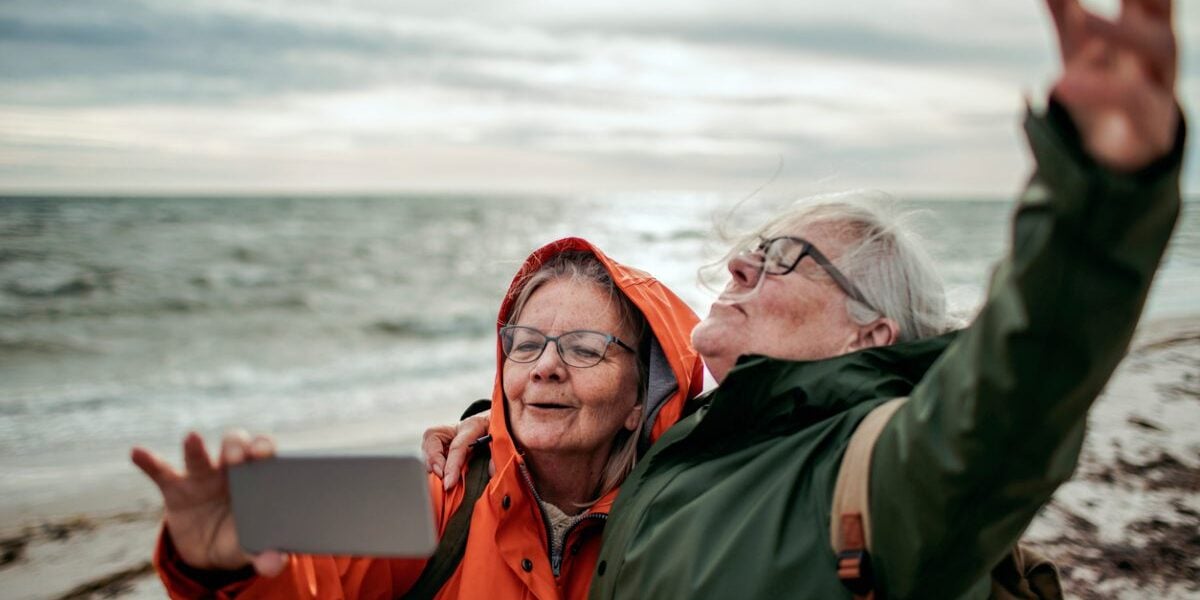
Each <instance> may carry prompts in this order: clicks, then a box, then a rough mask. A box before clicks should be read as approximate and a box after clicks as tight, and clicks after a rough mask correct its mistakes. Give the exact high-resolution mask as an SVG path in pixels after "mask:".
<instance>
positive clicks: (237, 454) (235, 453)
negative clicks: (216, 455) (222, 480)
mask: <svg viewBox="0 0 1200 600" xmlns="http://www.w3.org/2000/svg"><path fill="white" fill-rule="evenodd" d="M249 450H250V434H249V433H246V431H245V430H244V429H233V430H230V431H228V432H226V433H225V436H224V437H222V438H221V464H222V465H224V466H231V465H236V464H241V463H243V462H245V461H246V455H247V454H249Z"/></svg>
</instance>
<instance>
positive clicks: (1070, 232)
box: [869, 103, 1184, 598]
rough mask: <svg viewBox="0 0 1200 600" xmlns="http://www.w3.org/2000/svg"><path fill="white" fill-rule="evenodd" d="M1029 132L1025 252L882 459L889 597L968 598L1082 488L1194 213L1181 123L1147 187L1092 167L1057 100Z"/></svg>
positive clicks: (888, 439)
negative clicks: (1176, 241) (1152, 299)
mask: <svg viewBox="0 0 1200 600" xmlns="http://www.w3.org/2000/svg"><path fill="white" fill-rule="evenodd" d="M1025 129H1026V133H1027V135H1028V137H1029V141H1030V145H1031V147H1032V149H1033V154H1034V157H1035V159H1036V161H1037V168H1036V171H1035V173H1034V175H1033V177H1032V180H1031V181H1030V183H1029V185H1028V187H1027V189H1026V190H1025V192H1024V194H1023V195H1022V196H1021V198H1020V202H1019V204H1018V208H1017V213H1016V216H1015V219H1014V223H1013V237H1012V246H1011V248H1012V250H1011V252H1010V254H1009V255H1008V256H1007V257H1005V258H1004V259H1003V260H1002V261H1001V262H1000V264H999V265H998V266H997V268H996V270H995V272H994V273H993V276H992V280H991V283H990V286H989V290H988V294H987V298H986V302H985V304H984V307H983V309H982V310H981V312H980V313H979V315H978V317H977V318H976V319H975V321H974V323H972V325H971V326H970V327H969V328H968V329H967V330H966V331H964V332H963V334H962V335H961V336H960V337H959V338H958V339H957V340H955V342H954V343H953V344H952V345H951V346H950V348H948V349H947V351H946V353H945V354H944V355H943V356H942V357H941V359H940V360H939V361H938V363H937V364H936V365H935V366H934V367H933V368H932V369H931V371H930V372H929V374H928V375H927V376H926V377H925V379H924V380H922V382H921V383H920V384H919V385H918V386H917V388H916V389H915V390H914V392H913V394H912V399H911V401H910V402H909V403H908V404H907V405H906V406H905V407H904V408H903V409H901V410H900V411H899V412H898V413H897V414H896V416H895V417H894V418H893V420H892V421H891V422H890V423H889V424H888V426H887V427H886V428H885V430H884V432H883V433H882V434H881V436H880V438H879V441H878V443H877V445H876V447H875V452H874V455H873V457H872V462H871V482H870V499H869V501H870V512H871V521H872V527H873V529H872V533H871V542H872V547H873V554H874V557H873V564H874V567H875V572H876V580H877V581H876V583H877V585H878V586H879V588H880V590H881V591H882V592H883V593H884V596H886V597H889V598H912V597H923V598H950V597H958V596H961V595H963V594H965V593H967V592H968V591H969V589H970V588H971V587H972V586H973V585H975V584H977V583H978V582H979V580H980V579H981V578H982V577H983V576H985V575H986V574H987V573H988V572H989V571H990V569H991V567H992V566H993V565H995V564H996V563H997V562H998V561H999V560H1000V558H1001V557H1002V556H1003V555H1004V554H1005V553H1006V552H1007V551H1008V550H1009V549H1010V548H1011V547H1012V546H1013V544H1014V543H1015V542H1016V541H1017V539H1018V538H1019V537H1020V535H1021V532H1022V531H1023V530H1024V529H1025V527H1026V526H1027V525H1028V524H1029V523H1030V521H1031V520H1032V519H1033V517H1034V516H1035V514H1036V513H1037V511H1038V509H1039V508H1040V507H1041V506H1042V505H1043V504H1044V503H1045V502H1047V501H1048V500H1049V499H1050V496H1051V494H1052V493H1053V492H1054V490H1055V488H1057V487H1058V486H1059V485H1060V484H1061V483H1063V482H1064V481H1066V480H1067V479H1068V478H1069V477H1070V476H1071V473H1072V471H1073V470H1074V468H1075V464H1076V461H1077V459H1078V457H1079V452H1080V448H1081V446H1082V442H1083V436H1084V426H1085V422H1086V416H1087V410H1088V408H1089V407H1090V406H1091V404H1092V402H1093V401H1094V400H1095V398H1096V397H1097V395H1098V394H1099V393H1100V391H1101V389H1102V388H1103V386H1104V384H1105V382H1106V381H1107V380H1108V378H1109V376H1110V375H1111V373H1112V372H1113V370H1114V368H1115V367H1116V366H1117V363H1118V362H1119V361H1120V360H1121V358H1122V357H1123V356H1124V354H1125V352H1126V350H1127V348H1128V345H1129V342H1130V339H1131V338H1132V336H1133V331H1134V327H1135V325H1136V324H1137V320H1138V316H1139V315H1140V314H1141V311H1142V306H1143V304H1144V302H1145V300H1146V294H1147V292H1148V291H1149V288H1150V282H1151V279H1152V278H1153V275H1154V271H1155V269H1156V268H1157V266H1158V263H1159V260H1160V258H1161V257H1162V254H1163V251H1164V249H1165V247H1166V244H1167V239H1168V237H1169V236H1170V233H1171V229H1172V227H1173V225H1174V223H1175V219H1176V216H1177V214H1178V212H1179V206H1180V199H1179V170H1180V162H1181V157H1182V152H1183V150H1182V148H1183V137H1184V132H1183V127H1182V125H1181V126H1180V130H1179V132H1178V134H1177V140H1176V145H1175V148H1174V150H1173V152H1172V153H1171V154H1170V155H1168V156H1166V157H1164V158H1163V159H1161V160H1159V161H1158V162H1156V163H1154V164H1152V165H1150V166H1148V167H1147V168H1145V169H1143V170H1142V171H1140V172H1138V173H1135V174H1117V173H1113V172H1110V171H1107V170H1105V169H1103V168H1101V167H1099V166H1098V165H1096V164H1095V163H1094V162H1093V161H1091V159H1090V158H1089V157H1088V156H1087V155H1086V154H1085V153H1084V151H1083V150H1082V146H1081V144H1080V141H1079V139H1078V134H1077V133H1076V131H1075V129H1074V127H1073V126H1072V124H1071V121H1070V118H1069V117H1068V116H1067V113H1066V111H1065V110H1064V109H1062V108H1061V107H1060V106H1058V105H1056V104H1054V103H1052V104H1051V106H1050V108H1049V110H1048V111H1047V113H1046V114H1045V115H1035V114H1030V115H1029V116H1028V117H1027V119H1026V124H1025Z"/></svg>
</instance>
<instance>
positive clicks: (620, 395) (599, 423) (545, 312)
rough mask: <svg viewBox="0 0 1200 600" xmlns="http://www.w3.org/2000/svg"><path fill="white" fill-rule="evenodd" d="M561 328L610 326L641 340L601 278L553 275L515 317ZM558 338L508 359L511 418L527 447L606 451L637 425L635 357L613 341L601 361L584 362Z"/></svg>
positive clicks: (555, 331) (557, 331) (552, 330)
mask: <svg viewBox="0 0 1200 600" xmlns="http://www.w3.org/2000/svg"><path fill="white" fill-rule="evenodd" d="M512 324H513V325H523V326H526V327H533V328H535V329H538V330H540V331H541V332H543V333H545V334H546V335H550V336H557V335H561V334H563V333H565V332H568V331H577V330H580V329H586V330H591V331H599V332H602V333H611V334H612V335H615V336H617V337H618V338H620V339H621V341H623V342H625V343H626V344H630V345H632V346H635V347H636V344H637V340H634V339H632V336H633V332H632V331H629V329H628V327H627V326H625V325H623V324H622V323H621V320H620V317H619V315H618V313H617V310H616V306H615V305H614V303H613V301H612V300H611V299H610V298H609V297H608V295H607V294H606V293H604V292H602V291H601V290H600V288H599V287H598V286H596V285H593V284H591V283H587V282H574V281H570V280H566V279H560V280H555V281H550V282H547V283H545V284H543V285H542V286H541V287H540V288H538V289H537V291H535V292H534V293H533V294H532V295H531V296H530V297H529V300H528V301H527V302H526V303H525V307H524V309H523V310H522V312H521V315H520V318H519V319H518V320H517V321H516V322H514V323H512ZM557 350H558V349H557V342H551V343H549V344H548V345H547V346H546V349H545V351H544V352H542V355H541V357H539V358H538V359H537V360H536V361H534V362H532V363H517V362H513V361H511V360H506V361H505V362H504V370H503V375H502V379H503V384H504V395H505V398H506V401H507V405H506V406H507V408H508V416H509V424H510V426H511V428H512V433H513V437H514V438H515V439H516V442H517V444H518V445H519V446H520V447H521V448H522V450H526V451H553V452H557V453H576V454H586V455H595V454H598V453H602V454H604V455H607V454H608V452H609V449H610V448H611V446H612V442H613V438H614V437H615V436H616V435H617V432H618V431H620V430H621V429H622V428H625V429H629V430H634V429H636V428H637V426H638V424H639V422H640V417H641V407H639V406H636V403H637V386H638V375H637V363H636V357H635V356H634V354H633V353H631V352H629V351H628V350H626V349H624V348H621V347H620V346H618V345H616V344H610V345H609V348H608V352H607V353H605V356H604V359H603V360H602V361H600V364H598V365H596V366H594V367H588V368H578V367H572V366H568V365H567V364H565V363H563V362H562V358H560V357H559V355H558V351H557Z"/></svg>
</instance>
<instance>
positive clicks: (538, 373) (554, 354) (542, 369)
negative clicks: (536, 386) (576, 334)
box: [529, 341, 567, 381]
mask: <svg viewBox="0 0 1200 600" xmlns="http://www.w3.org/2000/svg"><path fill="white" fill-rule="evenodd" d="M550 344H554V348H553V349H551V348H550ZM566 376H567V365H566V364H565V363H563V360H562V357H561V356H559V355H558V342H557V341H547V342H546V348H545V349H544V350H542V355H541V356H539V357H538V359H537V361H535V362H534V363H533V369H530V371H529V377H530V378H531V379H533V380H534V381H562V380H563V379H564V378H566Z"/></svg>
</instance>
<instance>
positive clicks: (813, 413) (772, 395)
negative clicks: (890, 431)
mask: <svg viewBox="0 0 1200 600" xmlns="http://www.w3.org/2000/svg"><path fill="white" fill-rule="evenodd" d="M956 335H957V332H952V333H947V334H945V335H941V336H938V337H933V338H926V339H924V340H917V341H914V342H905V343H901V344H894V345H891V346H885V347H881V348H869V349H866V350H861V351H858V352H853V353H850V354H844V355H842V356H836V357H833V358H828V359H823V360H816V361H800V362H797V361H786V360H779V359H773V358H768V357H765V356H743V357H741V358H740V359H738V364H737V366H736V367H734V368H733V370H731V371H730V372H729V375H728V376H726V378H725V381H724V382H722V383H721V385H720V387H718V388H717V389H716V391H715V392H714V394H713V396H712V399H711V403H710V404H709V407H708V412H707V414H706V415H705V417H704V420H703V422H702V424H701V425H699V426H698V427H697V430H703V431H706V432H707V433H708V434H712V435H717V436H719V435H721V434H722V433H724V432H730V431H738V430H748V431H764V430H774V429H777V428H788V429H790V428H794V427H796V426H803V425H806V424H809V423H814V422H817V421H821V420H824V419H827V418H829V417H832V416H834V415H837V414H840V413H842V412H845V411H846V410H848V409H850V408H853V407H854V406H857V405H859V404H861V403H863V402H868V401H871V400H876V399H880V398H895V397H899V396H906V395H909V394H910V393H911V392H912V390H913V388H914V387H915V386H916V384H917V382H919V381H920V380H921V378H923V377H924V376H925V373H926V372H928V371H929V369H930V367H931V366H932V365H933V364H934V362H936V361H937V360H938V358H939V357H940V356H941V355H942V354H943V352H944V351H945V350H946V347H947V346H948V345H949V344H950V342H951V341H953V339H954V338H955V336H956Z"/></svg>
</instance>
